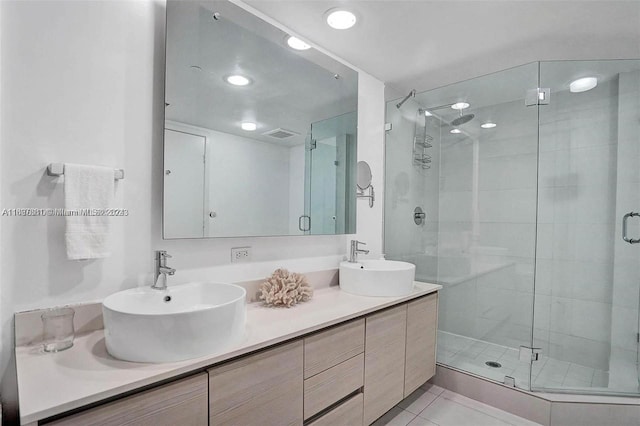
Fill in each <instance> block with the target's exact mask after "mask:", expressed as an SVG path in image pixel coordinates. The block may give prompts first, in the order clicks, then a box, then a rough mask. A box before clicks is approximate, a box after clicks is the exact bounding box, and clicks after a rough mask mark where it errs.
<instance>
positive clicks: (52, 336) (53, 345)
mask: <svg viewBox="0 0 640 426" xmlns="http://www.w3.org/2000/svg"><path fill="white" fill-rule="evenodd" d="M75 313H76V312H75V311H74V310H73V308H53V309H49V310H47V311H46V312H45V313H43V314H42V316H41V318H42V344H43V346H44V351H45V352H60V351H64V350H65V349H69V348H70V347H71V346H73V338H74V337H75V330H74V328H73V316H74V315H75Z"/></svg>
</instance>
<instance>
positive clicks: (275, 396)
mask: <svg viewBox="0 0 640 426" xmlns="http://www.w3.org/2000/svg"><path fill="white" fill-rule="evenodd" d="M302 401H303V344H302V339H298V340H295V341H293V342H291V343H287V344H284V345H281V346H276V347H275V348H273V349H266V350H264V351H262V352H258V353H255V354H253V355H247V356H244V357H242V358H239V359H237V360H234V361H230V362H227V363H225V364H221V365H219V366H216V367H214V368H211V369H210V370H209V421H210V424H211V425H216V426H218V425H247V426H248V425H265V426H268V425H283V426H284V425H302V421H303V418H302V417H303V412H302Z"/></svg>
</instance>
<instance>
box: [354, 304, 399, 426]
mask: <svg viewBox="0 0 640 426" xmlns="http://www.w3.org/2000/svg"><path fill="white" fill-rule="evenodd" d="M406 331H407V304H406V303H405V304H403V305H400V306H397V307H395V308H390V309H387V310H384V311H382V312H378V313H374V314H371V315H369V316H368V317H367V319H366V332H365V334H366V338H365V350H364V354H365V361H364V424H365V425H368V424H371V423H373V422H374V421H375V420H376V419H377V418H378V417H380V416H382V415H383V414H384V413H386V412H387V411H389V410H390V409H391V408H393V407H394V406H395V405H396V404H397V403H399V402H400V401H402V399H403V397H404V363H405V343H406V340H405V338H406Z"/></svg>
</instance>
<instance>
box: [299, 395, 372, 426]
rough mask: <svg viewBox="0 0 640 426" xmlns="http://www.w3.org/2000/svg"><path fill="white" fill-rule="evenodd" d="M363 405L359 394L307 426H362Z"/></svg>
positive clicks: (362, 397) (362, 399)
mask: <svg viewBox="0 0 640 426" xmlns="http://www.w3.org/2000/svg"><path fill="white" fill-rule="evenodd" d="M363 403H364V396H363V395H362V393H359V394H357V395H355V396H353V397H351V398H349V399H348V400H346V401H345V402H343V403H342V404H340V405H338V406H337V407H336V408H334V409H333V410H331V411H329V412H328V413H327V414H325V415H323V416H322V417H320V418H318V419H316V420H314V421H313V422H311V423H309V425H308V426H336V425H341V426H362V409H363Z"/></svg>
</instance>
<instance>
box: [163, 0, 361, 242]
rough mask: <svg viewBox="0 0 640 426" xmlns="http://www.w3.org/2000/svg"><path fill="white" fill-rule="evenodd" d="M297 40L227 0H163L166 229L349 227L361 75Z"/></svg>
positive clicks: (248, 231)
mask: <svg viewBox="0 0 640 426" xmlns="http://www.w3.org/2000/svg"><path fill="white" fill-rule="evenodd" d="M290 44H293V47H291V46H290ZM294 47H297V48H300V47H308V46H301V45H300V44H299V43H295V42H294V43H291V40H289V35H287V34H285V33H284V32H282V31H281V30H279V29H277V28H275V27H273V26H271V25H270V24H268V23H266V22H264V21H262V20H260V19H259V18H257V17H255V16H253V15H252V14H250V13H248V12H246V11H244V10H243V9H241V8H240V7H238V6H235V5H233V4H231V3H229V2H226V1H213V2H181V1H169V2H168V3H167V46H166V48H167V49H166V52H167V56H166V102H165V104H166V107H165V132H164V200H163V232H164V238H167V239H171V238H207V237H243V236H271V235H309V234H343V233H353V232H355V205H356V203H355V199H356V130H357V112H356V111H357V92H358V83H357V77H358V76H357V73H356V72H355V71H353V70H352V69H350V68H348V67H346V66H344V65H343V64H341V63H339V62H337V61H335V60H333V59H332V58H330V57H328V56H326V55H324V54H322V53H320V52H318V51H317V50H316V49H313V48H307V49H305V50H299V49H296V48H294Z"/></svg>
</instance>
